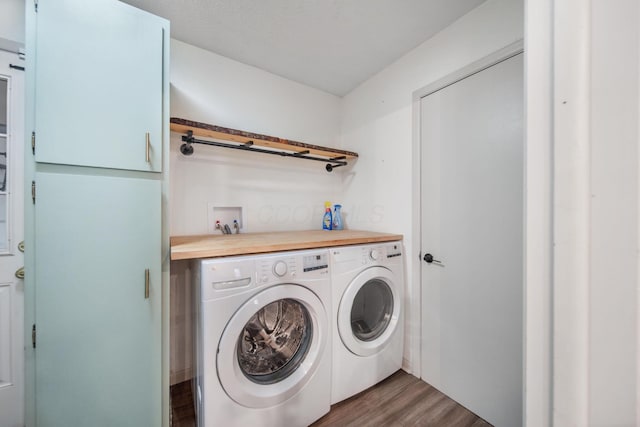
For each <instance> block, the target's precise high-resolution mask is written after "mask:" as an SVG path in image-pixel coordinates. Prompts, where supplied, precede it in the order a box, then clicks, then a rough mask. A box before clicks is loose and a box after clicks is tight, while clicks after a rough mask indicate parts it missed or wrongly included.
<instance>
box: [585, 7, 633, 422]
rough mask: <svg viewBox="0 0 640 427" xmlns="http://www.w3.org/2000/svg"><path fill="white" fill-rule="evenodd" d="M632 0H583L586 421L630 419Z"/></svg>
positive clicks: (629, 420) (631, 390) (631, 319)
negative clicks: (587, 165) (587, 8)
mask: <svg viewBox="0 0 640 427" xmlns="http://www.w3.org/2000/svg"><path fill="white" fill-rule="evenodd" d="M639 28H640V4H639V3H638V1H637V0H620V1H616V2H611V1H607V0H592V1H591V58H590V60H591V69H590V74H591V83H590V91H591V93H590V95H591V110H590V117H589V126H590V133H591V135H590V139H591V147H590V148H591V159H590V160H591V182H590V196H591V197H590V202H591V206H590V208H591V210H590V247H589V249H590V254H589V255H590V259H589V275H590V287H589V289H588V293H589V324H590V329H589V400H588V408H589V422H590V425H592V426H608V425H617V426H631V425H636V423H637V422H638V416H640V413H639V412H638V410H639V409H640V402H639V401H638V394H637V388H638V363H640V362H639V361H640V357H639V356H640V354H638V348H637V345H638V292H639V288H638V267H639V265H640V264H639V263H638V236H639V234H638V232H639V220H640V217H639V215H638V214H639V210H638V204H639V203H640V199H639V190H640V187H639V185H638V180H639V176H640V175H639V171H638V167H639V166H638V159H639V157H638V156H639V150H638V145H639V143H640V133H639V131H638V117H639V113H640V97H639V95H640V66H639V65H640V64H639V61H640V31H639Z"/></svg>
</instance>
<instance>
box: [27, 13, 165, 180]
mask: <svg viewBox="0 0 640 427" xmlns="http://www.w3.org/2000/svg"><path fill="white" fill-rule="evenodd" d="M164 24H166V21H165V20H164V19H162V18H158V17H156V16H153V15H150V14H148V13H146V12H143V11H141V10H138V9H135V8H133V7H131V6H129V5H126V4H124V3H120V2H118V1H114V0H91V1H85V0H55V1H53V0H43V1H40V2H38V12H37V14H36V27H37V33H36V52H35V54H36V72H35V80H36V81H35V89H36V97H37V103H36V105H35V109H36V111H35V121H36V129H35V130H36V150H35V155H36V161H37V162H44V163H57V164H67V165H81V166H97V167H105V168H114V169H131V170H141V171H161V169H162V136H163V135H162V118H163V117H162V114H163V112H162V89H163V80H162V79H163V71H162V70H163V31H164V30H163V25H164ZM147 134H148V140H149V147H147Z"/></svg>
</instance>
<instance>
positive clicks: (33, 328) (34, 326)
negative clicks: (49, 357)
mask: <svg viewBox="0 0 640 427" xmlns="http://www.w3.org/2000/svg"><path fill="white" fill-rule="evenodd" d="M31 345H32V346H33V348H36V324H35V323H34V324H33V327H32V328H31Z"/></svg>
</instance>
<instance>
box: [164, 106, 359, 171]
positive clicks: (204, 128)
mask: <svg viewBox="0 0 640 427" xmlns="http://www.w3.org/2000/svg"><path fill="white" fill-rule="evenodd" d="M171 130H172V131H174V132H179V133H182V134H188V133H189V132H192V135H193V136H194V137H204V138H211V139H216V140H222V141H226V142H231V143H233V144H234V146H233V147H229V148H240V149H245V150H247V151H258V150H252V147H263V148H264V149H267V150H278V151H274V152H272V153H269V154H281V155H283V154H282V152H283V150H284V152H286V153H287V154H284V155H288V156H291V157H299V158H306V159H309V160H321V161H326V162H329V163H338V164H339V165H344V164H346V160H351V159H355V158H357V157H358V153H354V152H353V151H346V150H340V149H337V148H329V147H323V146H320V145H313V144H306V143H304V142H299V141H293V140H290V139H283V138H278V137H275V136H269V135H261V134H258V133H251V132H245V131H242V130H237V129H230V128H225V127H222V126H215V125H210V124H207V123H200V122H194V121H191V120H186V119H180V118H177V117H172V118H171ZM183 141H186V139H185V137H183ZM195 142H199V143H205V144H206V142H204V141H195ZM260 152H265V151H260Z"/></svg>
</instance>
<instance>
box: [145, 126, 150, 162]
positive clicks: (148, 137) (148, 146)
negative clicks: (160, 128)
mask: <svg viewBox="0 0 640 427" xmlns="http://www.w3.org/2000/svg"><path fill="white" fill-rule="evenodd" d="M145 140H146V144H147V147H146V160H147V163H151V135H149V132H147V133H146V134H145Z"/></svg>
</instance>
